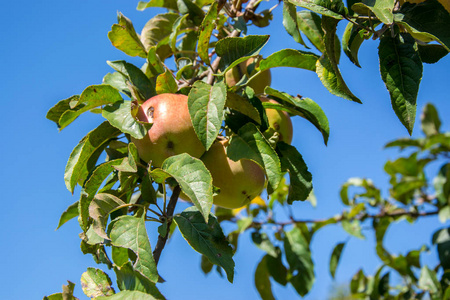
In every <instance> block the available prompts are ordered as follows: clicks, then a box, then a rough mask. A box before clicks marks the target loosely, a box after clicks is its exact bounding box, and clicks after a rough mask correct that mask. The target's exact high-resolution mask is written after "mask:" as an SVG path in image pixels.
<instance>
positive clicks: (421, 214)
mask: <svg viewBox="0 0 450 300" xmlns="http://www.w3.org/2000/svg"><path fill="white" fill-rule="evenodd" d="M438 213H439V211H438V210H437V211H429V212H412V211H398V212H392V213H386V212H381V213H378V214H375V215H368V214H361V215H359V216H356V217H354V218H352V219H351V220H363V219H382V218H388V217H401V216H410V217H426V216H433V215H437V214H438ZM331 219H334V221H335V223H339V222H342V221H343V220H344V219H345V216H343V215H340V216H336V217H334V218H331ZM328 220H330V219H317V220H314V219H300V220H295V219H292V220H289V221H286V222H276V221H274V220H270V222H269V221H262V222H253V223H252V225H251V227H260V226H262V225H267V224H268V225H276V226H281V227H284V226H288V225H293V224H302V223H305V224H317V223H324V222H327V221H328Z"/></svg>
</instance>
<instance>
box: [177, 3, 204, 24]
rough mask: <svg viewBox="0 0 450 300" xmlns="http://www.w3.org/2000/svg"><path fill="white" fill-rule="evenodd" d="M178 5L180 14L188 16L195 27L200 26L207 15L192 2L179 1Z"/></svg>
mask: <svg viewBox="0 0 450 300" xmlns="http://www.w3.org/2000/svg"><path fill="white" fill-rule="evenodd" d="M177 4H178V10H179V11H180V14H181V15H185V16H188V18H189V20H191V21H192V22H193V23H194V25H196V26H199V25H200V24H201V23H202V21H203V18H204V17H205V13H204V12H203V10H202V9H201V8H200V7H198V6H197V5H196V3H194V2H193V1H191V0H177Z"/></svg>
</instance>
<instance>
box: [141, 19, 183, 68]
mask: <svg viewBox="0 0 450 300" xmlns="http://www.w3.org/2000/svg"><path fill="white" fill-rule="evenodd" d="M177 18H178V14H176V13H165V14H159V15H156V16H154V17H153V18H151V19H150V20H149V21H148V22H147V23H146V24H145V26H144V28H142V32H141V41H142V44H143V45H144V47H145V49H146V51H150V48H151V47H153V46H156V53H157V54H158V56H159V57H160V58H161V59H162V60H164V59H165V58H166V57H168V56H170V55H171V54H172V50H171V49H170V46H168V43H169V37H170V34H171V33H172V26H173V23H175V21H176V20H177Z"/></svg>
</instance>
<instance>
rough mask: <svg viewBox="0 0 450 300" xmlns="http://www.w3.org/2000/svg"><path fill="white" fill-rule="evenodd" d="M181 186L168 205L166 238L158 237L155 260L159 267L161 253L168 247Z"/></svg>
mask: <svg viewBox="0 0 450 300" xmlns="http://www.w3.org/2000/svg"><path fill="white" fill-rule="evenodd" d="M180 192H181V189H180V186H179V185H177V186H176V187H175V188H174V189H173V192H172V196H170V200H169V204H167V212H166V215H165V217H166V218H167V232H166V235H165V236H161V235H159V236H158V242H157V243H156V247H155V250H154V251H153V258H154V259H155V263H156V265H158V262H159V257H160V256H161V252H162V251H163V249H164V246H166V242H167V238H168V237H169V230H170V225H171V224H172V217H173V212H174V210H175V206H176V205H177V201H178V197H179V196H180Z"/></svg>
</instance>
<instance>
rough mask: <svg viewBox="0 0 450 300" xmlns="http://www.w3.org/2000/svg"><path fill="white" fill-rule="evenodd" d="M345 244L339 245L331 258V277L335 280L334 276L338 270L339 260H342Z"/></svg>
mask: <svg viewBox="0 0 450 300" xmlns="http://www.w3.org/2000/svg"><path fill="white" fill-rule="evenodd" d="M344 246H345V243H339V244H337V245H336V246H335V247H334V249H333V253H331V258H330V273H331V277H333V278H334V275H335V274H336V269H337V266H338V264H339V260H340V259H341V254H342V250H343V249H344Z"/></svg>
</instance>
